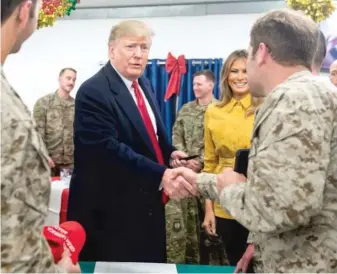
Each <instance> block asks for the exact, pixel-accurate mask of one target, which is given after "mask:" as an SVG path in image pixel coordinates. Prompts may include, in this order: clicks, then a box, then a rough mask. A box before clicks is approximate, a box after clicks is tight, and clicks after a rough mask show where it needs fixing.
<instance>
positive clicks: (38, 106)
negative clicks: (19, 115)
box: [33, 99, 46, 141]
mask: <svg viewBox="0 0 337 274" xmlns="http://www.w3.org/2000/svg"><path fill="white" fill-rule="evenodd" d="M45 107H46V106H45V104H44V103H43V100H42V99H39V100H37V101H36V103H35V105H34V109H33V116H34V119H35V121H36V125H37V130H38V132H39V133H40V135H41V137H42V139H43V141H45V130H46V108H45Z"/></svg>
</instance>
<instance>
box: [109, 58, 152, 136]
mask: <svg viewBox="0 0 337 274" xmlns="http://www.w3.org/2000/svg"><path fill="white" fill-rule="evenodd" d="M111 65H112V64H111ZM112 67H113V68H114V70H115V71H116V72H117V73H118V75H119V76H120V77H121V78H122V80H123V82H124V84H125V86H126V87H127V89H128V90H129V91H130V93H131V96H132V98H133V100H134V101H135V104H136V106H138V102H137V97H136V93H135V90H134V88H133V87H132V81H130V80H128V79H126V78H125V77H124V76H123V75H121V74H120V73H119V72H118V70H117V69H116V68H115V67H114V65H112ZM137 83H138V80H137ZM138 86H139V90H140V92H141V94H142V96H143V98H144V101H145V106H146V109H147V112H148V113H149V116H150V119H151V123H152V126H153V129H154V132H155V133H156V137H157V139H158V134H157V121H156V117H155V116H154V113H153V110H152V108H151V106H150V104H149V101H148V100H147V98H146V95H145V94H144V91H143V90H142V88H141V86H140V85H139V83H138Z"/></svg>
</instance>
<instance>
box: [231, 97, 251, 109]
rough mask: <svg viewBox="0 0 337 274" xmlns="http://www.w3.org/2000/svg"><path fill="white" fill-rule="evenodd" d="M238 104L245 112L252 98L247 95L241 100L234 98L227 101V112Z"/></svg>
mask: <svg viewBox="0 0 337 274" xmlns="http://www.w3.org/2000/svg"><path fill="white" fill-rule="evenodd" d="M237 104H240V105H241V106H242V107H243V108H244V109H245V110H247V109H248V108H249V107H250V106H251V104H252V96H251V95H250V93H249V94H247V95H246V96H245V97H243V98H242V99H241V100H238V101H237V100H235V99H234V97H232V99H231V100H230V101H229V103H228V105H227V106H228V112H231V111H232V110H233V108H234V106H235V105H237Z"/></svg>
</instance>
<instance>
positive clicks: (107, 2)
mask: <svg viewBox="0 0 337 274" xmlns="http://www.w3.org/2000/svg"><path fill="white" fill-rule="evenodd" d="M265 1H268V0H259V1H258V2H265ZM272 1H273V0H272ZM274 1H275V2H277V1H278V0H274ZM240 2H256V1H251V0H80V4H78V8H96V7H136V6H137V7H144V6H163V5H192V4H216V3H240ZM269 2H270V0H269Z"/></svg>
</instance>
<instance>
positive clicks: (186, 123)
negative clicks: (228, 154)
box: [172, 98, 217, 165]
mask: <svg viewBox="0 0 337 274" xmlns="http://www.w3.org/2000/svg"><path fill="white" fill-rule="evenodd" d="M215 102H217V100H216V99H215V98H213V99H212V102H211V103H215ZM207 107H208V105H207V106H203V105H199V104H198V103H197V100H194V101H192V102H189V103H187V104H185V105H183V107H182V108H181V110H180V111H179V113H178V117H177V119H176V121H175V123H174V126H173V130H172V132H173V134H172V143H173V146H174V147H175V148H176V149H177V150H180V151H184V152H185V153H187V154H188V155H190V156H192V155H200V157H199V161H200V163H201V164H202V165H203V163H204V118H205V112H206V109H207Z"/></svg>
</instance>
